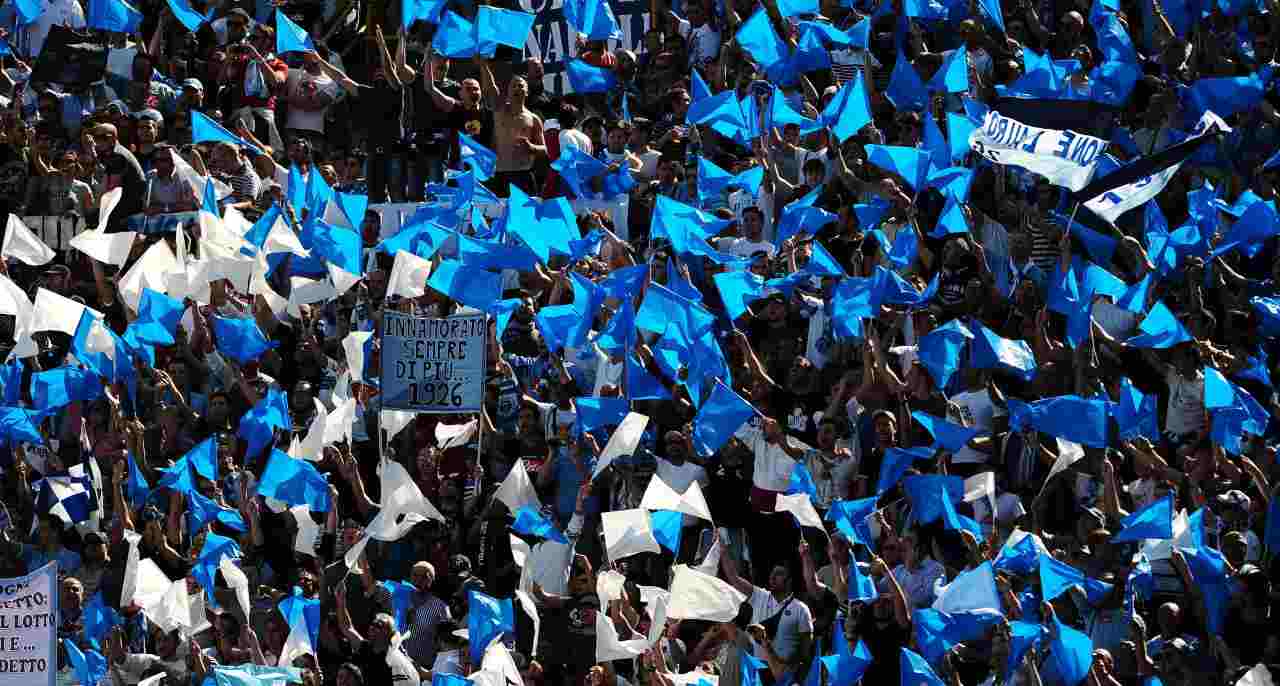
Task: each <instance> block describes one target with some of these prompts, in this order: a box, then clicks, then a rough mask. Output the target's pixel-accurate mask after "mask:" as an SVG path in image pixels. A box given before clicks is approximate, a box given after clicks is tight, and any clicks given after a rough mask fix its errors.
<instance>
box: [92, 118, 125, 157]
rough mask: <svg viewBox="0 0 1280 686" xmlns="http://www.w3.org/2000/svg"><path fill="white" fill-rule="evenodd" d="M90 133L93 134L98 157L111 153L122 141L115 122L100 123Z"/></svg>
mask: <svg viewBox="0 0 1280 686" xmlns="http://www.w3.org/2000/svg"><path fill="white" fill-rule="evenodd" d="M89 133H90V134H92V136H93V147H94V150H95V151H96V152H97V153H98V157H106V156H107V155H110V154H111V152H112V151H113V150H115V148H116V144H117V143H119V141H120V132H119V131H118V130H116V127H115V124H98V125H97V126H95V127H93V129H92V130H91V131H90V132H89Z"/></svg>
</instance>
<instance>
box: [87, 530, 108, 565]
mask: <svg viewBox="0 0 1280 686" xmlns="http://www.w3.org/2000/svg"><path fill="white" fill-rule="evenodd" d="M84 559H85V561H87V562H89V563H92V564H102V563H104V562H107V561H108V559H109V556H108V555H107V537H106V536H104V535H103V534H102V533H101V532H98V531H90V532H89V533H87V534H85V535H84Z"/></svg>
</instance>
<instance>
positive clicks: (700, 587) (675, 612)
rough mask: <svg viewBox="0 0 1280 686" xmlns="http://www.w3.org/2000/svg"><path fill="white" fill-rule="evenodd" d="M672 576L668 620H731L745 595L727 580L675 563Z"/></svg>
mask: <svg viewBox="0 0 1280 686" xmlns="http://www.w3.org/2000/svg"><path fill="white" fill-rule="evenodd" d="M673 571H674V576H673V577H672V579H671V604H670V605H669V606H668V607H667V616H668V617H670V618H671V619H703V620H706V621H709V622H732V621H733V620H734V619H735V618H736V617H737V616H738V608H739V607H740V606H741V605H742V603H743V601H745V600H746V599H747V596H745V595H743V594H742V592H741V591H739V590H738V589H736V588H734V587H733V586H732V585H730V584H729V582H727V581H724V580H722V579H720V578H718V577H715V576H711V575H710V574H703V573H702V572H700V571H698V570H696V569H692V568H690V567H688V566H686V565H676V566H675V568H674V569H673Z"/></svg>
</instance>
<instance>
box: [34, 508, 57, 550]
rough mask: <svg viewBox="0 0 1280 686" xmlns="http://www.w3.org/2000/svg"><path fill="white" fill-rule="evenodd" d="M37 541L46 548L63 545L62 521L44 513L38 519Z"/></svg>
mask: <svg viewBox="0 0 1280 686" xmlns="http://www.w3.org/2000/svg"><path fill="white" fill-rule="evenodd" d="M36 540H37V541H39V542H40V545H41V546H43V547H45V548H52V547H55V546H60V545H62V520H61V519H58V518H57V517H55V516H53V515H51V514H48V513H42V514H40V516H38V517H37V518H36Z"/></svg>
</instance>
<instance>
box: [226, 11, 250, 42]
mask: <svg viewBox="0 0 1280 686" xmlns="http://www.w3.org/2000/svg"><path fill="white" fill-rule="evenodd" d="M250 23H251V21H250V19H249V13H248V12H246V11H244V10H242V9H240V8H239V7H237V8H235V9H233V10H231V12H230V14H228V15H227V43H229V44H230V43H239V42H240V41H243V40H245V39H246V38H248V37H249V24H250Z"/></svg>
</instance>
